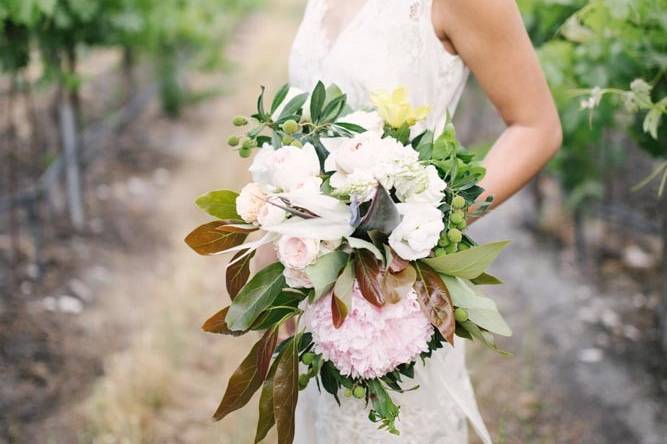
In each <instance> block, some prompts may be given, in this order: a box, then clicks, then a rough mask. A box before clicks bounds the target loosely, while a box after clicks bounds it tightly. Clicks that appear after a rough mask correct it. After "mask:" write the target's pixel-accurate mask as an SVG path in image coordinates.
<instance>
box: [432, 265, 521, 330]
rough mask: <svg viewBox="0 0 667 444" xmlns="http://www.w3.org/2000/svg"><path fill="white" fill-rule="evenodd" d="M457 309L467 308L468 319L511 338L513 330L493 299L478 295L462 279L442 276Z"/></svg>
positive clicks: (470, 285)
mask: <svg viewBox="0 0 667 444" xmlns="http://www.w3.org/2000/svg"><path fill="white" fill-rule="evenodd" d="M442 279H443V280H444V282H445V285H446V286H447V289H448V290H449V294H450V295H451V297H452V302H453V303H454V305H455V306H456V307H462V308H465V309H466V311H467V312H468V319H470V320H471V321H472V322H474V323H475V324H477V325H479V326H480V327H482V328H484V329H486V330H488V331H490V332H493V333H495V334H498V335H501V336H511V335H512V330H511V329H510V327H509V326H508V325H507V323H506V322H505V320H504V319H503V317H502V316H501V315H500V312H499V311H498V307H497V305H496V303H495V301H494V300H493V299H490V298H487V297H485V296H480V295H478V294H477V293H476V292H475V290H474V288H473V287H472V284H470V283H469V281H465V280H463V279H461V278H455V277H451V276H442Z"/></svg>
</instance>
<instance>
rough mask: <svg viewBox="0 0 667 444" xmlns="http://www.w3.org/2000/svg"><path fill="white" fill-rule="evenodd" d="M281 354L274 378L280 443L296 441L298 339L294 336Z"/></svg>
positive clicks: (276, 420) (275, 406)
mask: <svg viewBox="0 0 667 444" xmlns="http://www.w3.org/2000/svg"><path fill="white" fill-rule="evenodd" d="M290 341H291V342H290V343H289V344H288V345H287V347H285V348H284V349H283V353H281V355H280V356H279V358H278V359H279V361H278V365H277V367H276V374H275V376H274V378H273V415H274V417H275V422H276V427H277V429H278V444H292V442H293V441H294V427H295V425H294V420H295V418H294V416H295V415H294V413H295V411H296V403H297V399H298V397H299V391H298V377H299V356H298V342H299V341H298V340H295V339H294V338H292V339H291V340H290Z"/></svg>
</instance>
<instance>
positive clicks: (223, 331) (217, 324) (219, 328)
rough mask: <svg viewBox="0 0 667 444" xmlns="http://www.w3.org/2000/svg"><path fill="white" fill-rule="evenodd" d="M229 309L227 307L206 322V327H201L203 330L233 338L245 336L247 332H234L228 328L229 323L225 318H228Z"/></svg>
mask: <svg viewBox="0 0 667 444" xmlns="http://www.w3.org/2000/svg"><path fill="white" fill-rule="evenodd" d="M228 311H229V307H225V308H223V309H222V310H220V311H219V312H217V313H216V314H214V315H213V316H211V317H210V318H208V319H207V320H206V322H204V325H202V326H201V329H202V330H204V331H205V332H208V333H216V334H220V335H231V336H241V335H242V334H245V333H246V332H245V331H232V330H230V329H229V327H227V322H226V321H225V317H227V312H228Z"/></svg>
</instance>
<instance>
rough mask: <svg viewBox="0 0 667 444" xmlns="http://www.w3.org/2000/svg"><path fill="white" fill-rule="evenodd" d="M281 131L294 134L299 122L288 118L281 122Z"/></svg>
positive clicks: (297, 129)
mask: <svg viewBox="0 0 667 444" xmlns="http://www.w3.org/2000/svg"><path fill="white" fill-rule="evenodd" d="M282 128H283V131H285V132H286V133H287V134H294V133H296V132H297V131H299V124H298V123H297V122H296V120H292V119H290V120H288V121H286V122H285V123H283V126H282Z"/></svg>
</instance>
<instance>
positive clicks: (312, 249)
mask: <svg viewBox="0 0 667 444" xmlns="http://www.w3.org/2000/svg"><path fill="white" fill-rule="evenodd" d="M319 252H320V242H319V241H318V240H315V239H309V238H305V237H296V236H283V237H281V238H280V239H279V240H278V259H279V260H280V262H281V263H282V264H283V265H284V266H285V267H289V268H298V269H304V268H306V267H307V266H308V265H310V264H312V263H313V262H315V259H317V255H318V254H319Z"/></svg>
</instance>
